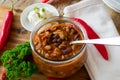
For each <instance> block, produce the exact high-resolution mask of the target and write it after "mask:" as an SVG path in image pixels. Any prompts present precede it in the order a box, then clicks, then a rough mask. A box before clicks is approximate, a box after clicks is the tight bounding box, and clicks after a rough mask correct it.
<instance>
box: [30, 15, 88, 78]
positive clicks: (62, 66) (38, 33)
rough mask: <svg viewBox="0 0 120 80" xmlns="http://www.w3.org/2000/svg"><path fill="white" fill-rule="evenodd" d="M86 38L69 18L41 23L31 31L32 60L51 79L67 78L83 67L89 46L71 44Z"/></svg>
mask: <svg viewBox="0 0 120 80" xmlns="http://www.w3.org/2000/svg"><path fill="white" fill-rule="evenodd" d="M83 39H86V33H85V30H84V28H83V27H82V25H80V24H79V23H77V22H76V21H73V20H72V19H70V18H67V17H52V18H49V19H46V20H44V21H42V22H40V23H39V24H38V25H37V26H35V29H34V30H33V31H32V32H31V36H30V44H31V47H32V51H33V52H32V55H33V59H34V61H35V63H36V65H37V66H38V68H39V70H40V71H41V72H42V73H44V74H45V75H46V76H49V77H56V78H65V77H68V76H70V75H72V74H74V73H75V72H77V71H78V70H79V69H80V68H81V67H82V66H83V64H84V62H85V60H86V58H87V53H86V44H70V42H71V41H75V40H83Z"/></svg>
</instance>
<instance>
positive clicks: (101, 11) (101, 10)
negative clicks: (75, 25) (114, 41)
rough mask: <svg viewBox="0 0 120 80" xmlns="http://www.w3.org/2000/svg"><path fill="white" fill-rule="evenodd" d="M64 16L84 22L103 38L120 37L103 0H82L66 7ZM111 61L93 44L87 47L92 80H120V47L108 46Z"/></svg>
mask: <svg viewBox="0 0 120 80" xmlns="http://www.w3.org/2000/svg"><path fill="white" fill-rule="evenodd" d="M64 16H66V17H76V18H80V19H82V20H84V21H85V22H86V23H87V24H88V25H89V26H91V28H92V29H93V30H94V31H95V32H96V33H97V34H98V35H99V36H100V37H101V38H106V37H114V36H119V34H118V32H117V30H116V27H115V25H114V23H113V21H112V19H111V17H110V15H109V14H108V13H107V10H106V8H105V7H104V4H103V2H102V1H101V0H82V1H80V2H78V3H76V4H73V5H70V6H67V7H65V9H64ZM106 48H107V51H108V53H109V60H108V61H107V60H105V59H104V58H103V57H102V56H101V55H100V53H99V51H98V50H97V49H96V48H95V46H94V45H93V44H88V45H87V52H88V58H87V61H86V63H85V67H86V69H87V71H88V73H89V75H90V77H91V79H92V80H120V62H119V61H120V53H119V52H120V46H106Z"/></svg>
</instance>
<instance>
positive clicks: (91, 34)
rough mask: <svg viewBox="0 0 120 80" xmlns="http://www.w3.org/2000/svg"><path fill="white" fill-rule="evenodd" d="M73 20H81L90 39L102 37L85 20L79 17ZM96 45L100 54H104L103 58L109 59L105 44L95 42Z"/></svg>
mask: <svg viewBox="0 0 120 80" xmlns="http://www.w3.org/2000/svg"><path fill="white" fill-rule="evenodd" d="M71 19H72V20H75V21H77V22H79V23H80V24H81V25H83V27H84V28H85V30H86V32H87V35H88V38H89V39H96V38H100V37H99V36H98V35H97V34H96V33H95V32H94V30H93V29H92V28H91V27H90V26H89V25H88V24H87V23H86V22H84V21H83V20H81V19H79V18H71ZM94 46H95V47H96V48H97V49H98V51H99V52H100V54H101V55H102V56H103V58H104V59H105V60H108V52H107V50H106V48H105V46H104V45H99V44H94Z"/></svg>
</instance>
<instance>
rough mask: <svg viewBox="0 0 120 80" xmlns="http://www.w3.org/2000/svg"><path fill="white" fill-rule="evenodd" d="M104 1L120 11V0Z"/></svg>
mask: <svg viewBox="0 0 120 80" xmlns="http://www.w3.org/2000/svg"><path fill="white" fill-rule="evenodd" d="M103 2H104V3H105V4H106V5H108V6H109V7H110V8H111V9H113V10H115V11H116V12H118V13H120V0H103Z"/></svg>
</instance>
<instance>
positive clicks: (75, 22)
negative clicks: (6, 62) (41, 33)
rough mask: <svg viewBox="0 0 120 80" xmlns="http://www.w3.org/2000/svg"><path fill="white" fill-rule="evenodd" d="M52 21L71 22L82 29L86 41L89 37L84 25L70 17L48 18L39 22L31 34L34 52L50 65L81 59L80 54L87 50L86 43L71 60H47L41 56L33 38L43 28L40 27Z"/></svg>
mask: <svg viewBox="0 0 120 80" xmlns="http://www.w3.org/2000/svg"><path fill="white" fill-rule="evenodd" d="M52 20H65V21H69V22H71V23H73V24H75V25H77V26H78V27H79V28H80V30H81V31H82V33H83V34H82V35H83V38H84V39H86V38H87V37H86V31H85V30H84V28H83V27H82V25H81V24H80V23H78V22H77V21H74V20H72V19H70V18H69V17H60V16H54V17H51V18H48V19H46V20H43V21H41V22H39V23H38V24H37V25H36V26H35V28H34V30H33V31H32V32H31V34H30V45H31V48H32V50H33V52H34V53H35V54H36V55H37V56H38V57H39V58H40V59H42V60H43V61H45V62H50V63H55V64H60V63H66V62H70V61H72V60H74V59H76V58H77V57H79V56H80V55H81V54H79V53H80V52H81V53H82V51H84V50H85V48H86V44H85V43H84V44H83V46H82V48H81V49H80V51H79V52H78V53H77V54H75V55H74V56H72V57H70V58H67V59H64V60H50V59H47V58H45V57H42V56H41V55H39V53H38V52H37V51H36V49H35V48H34V44H33V37H34V35H35V32H36V31H37V30H38V29H40V28H41V27H40V25H44V24H45V23H48V22H50V21H52Z"/></svg>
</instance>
